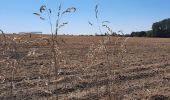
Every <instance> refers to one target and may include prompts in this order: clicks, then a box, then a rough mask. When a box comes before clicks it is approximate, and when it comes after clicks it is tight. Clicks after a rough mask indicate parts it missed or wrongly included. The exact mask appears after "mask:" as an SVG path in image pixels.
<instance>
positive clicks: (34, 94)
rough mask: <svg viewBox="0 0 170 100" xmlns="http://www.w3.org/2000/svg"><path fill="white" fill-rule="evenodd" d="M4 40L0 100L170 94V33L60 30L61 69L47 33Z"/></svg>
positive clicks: (120, 99) (148, 98)
mask: <svg viewBox="0 0 170 100" xmlns="http://www.w3.org/2000/svg"><path fill="white" fill-rule="evenodd" d="M0 41H1V42H0V52H1V53H0V100H56V98H57V97H58V99H59V100H110V99H111V100H170V39H169V38H123V37H120V38H118V37H110V38H108V37H99V36H98V37H95V36H60V37H58V41H59V42H58V44H57V45H56V46H55V52H56V59H57V68H58V72H57V74H56V71H55V66H54V65H55V63H54V57H53V55H52V49H51V46H50V44H51V41H50V37H49V36H48V35H43V36H41V35H35V36H31V37H30V36H29V35H9V36H6V42H5V38H4V37H2V36H0ZM56 76H57V77H56ZM56 94H58V95H56Z"/></svg>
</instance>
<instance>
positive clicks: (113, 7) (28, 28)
mask: <svg viewBox="0 0 170 100" xmlns="http://www.w3.org/2000/svg"><path fill="white" fill-rule="evenodd" d="M60 3H61V4H62V10H65V9H66V8H68V7H76V8H77V10H76V12H75V13H71V14H66V15H64V16H63V17H62V19H61V20H60V21H61V23H62V22H68V25H66V26H64V27H63V28H61V29H60V30H59V33H60V34H74V35H79V34H80V35H85V34H95V33H99V30H98V27H97V25H98V24H97V21H96V19H95V12H94V9H95V5H96V4H99V15H98V16H99V24H100V23H101V22H102V21H106V20H107V21H109V22H110V23H109V24H108V26H110V28H111V29H112V30H113V31H114V32H118V31H119V30H122V31H123V32H124V33H126V34H130V33H131V32H133V31H147V30H151V28H152V24H153V23H154V22H158V21H160V20H163V19H165V18H170V0H0V29H2V30H3V31H4V32H7V33H17V32H32V31H33V32H36V31H40V32H43V33H50V27H49V24H48V22H47V21H42V20H40V19H39V17H38V16H35V15H33V13H34V12H39V8H40V6H41V5H46V6H47V7H48V8H51V9H52V15H51V19H52V24H53V31H55V30H54V28H55V22H56V18H57V9H58V6H59V4H60ZM88 21H90V22H91V23H93V24H94V25H93V26H90V25H89V24H88ZM101 28H102V27H101ZM102 31H103V32H104V31H105V30H102Z"/></svg>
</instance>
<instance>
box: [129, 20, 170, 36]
mask: <svg viewBox="0 0 170 100" xmlns="http://www.w3.org/2000/svg"><path fill="white" fill-rule="evenodd" d="M131 37H161V38H170V18H168V19H164V20H162V21H159V22H155V23H153V25H152V30H149V31H140V32H132V33H131Z"/></svg>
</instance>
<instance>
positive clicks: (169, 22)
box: [152, 18, 170, 37]
mask: <svg viewBox="0 0 170 100" xmlns="http://www.w3.org/2000/svg"><path fill="white" fill-rule="evenodd" d="M152 30H153V33H154V34H153V36H155V37H170V18H169V19H164V20H162V21H160V22H156V23H153V25H152Z"/></svg>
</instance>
